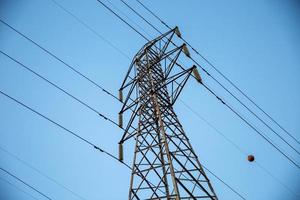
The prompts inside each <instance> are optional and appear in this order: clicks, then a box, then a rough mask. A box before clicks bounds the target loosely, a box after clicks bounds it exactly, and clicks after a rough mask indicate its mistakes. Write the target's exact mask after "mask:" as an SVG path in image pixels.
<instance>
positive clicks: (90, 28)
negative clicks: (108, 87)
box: [51, 0, 269, 173]
mask: <svg viewBox="0 0 300 200" xmlns="http://www.w3.org/2000/svg"><path fill="white" fill-rule="evenodd" d="M51 1H53V2H54V3H55V4H57V5H58V6H59V7H60V8H61V9H63V10H64V11H65V12H67V13H68V14H70V15H71V16H73V17H74V18H75V19H76V20H77V21H78V22H79V23H81V24H83V25H84V26H85V27H86V28H88V29H89V30H91V31H92V32H93V33H94V34H96V35H100V34H99V33H98V32H96V31H95V30H94V29H93V28H92V27H90V26H88V25H87V24H86V23H84V22H83V21H82V20H80V19H79V18H78V17H77V16H75V15H74V14H73V13H71V12H70V11H68V10H67V9H66V8H65V7H63V6H62V5H60V4H58V3H57V2H56V1H54V0H51ZM121 1H122V2H123V3H124V4H125V5H127V7H129V8H130V9H131V10H132V11H133V12H135V13H136V14H137V15H138V16H140V17H141V18H143V16H141V15H140V14H139V13H138V12H136V11H135V10H134V9H133V8H132V7H131V6H129V5H128V4H127V3H126V2H124V1H123V0H121ZM143 20H144V21H146V22H147V23H148V24H149V25H150V26H151V27H152V28H154V29H156V27H155V26H153V25H152V24H151V23H150V22H149V21H147V20H146V19H145V18H143ZM156 31H158V32H159V33H161V32H160V31H159V30H158V29H156ZM100 39H102V40H105V41H107V42H109V41H108V40H106V39H105V38H104V37H103V36H101V37H100ZM109 44H111V43H110V42H109ZM114 48H115V49H116V50H117V51H118V52H121V54H124V55H126V53H125V52H123V51H121V50H120V49H118V47H116V46H114ZM126 57H127V58H128V59H130V58H129V56H127V55H126ZM117 100H118V99H117ZM180 101H181V102H182V103H183V104H184V105H185V106H186V107H187V108H188V109H189V110H190V111H191V112H193V113H194V114H196V115H198V116H197V117H198V118H200V119H202V120H204V121H205V122H206V123H207V124H208V125H209V126H210V127H212V128H213V129H214V130H215V131H216V132H218V133H219V134H221V135H222V136H223V137H224V138H225V139H226V140H227V141H228V142H229V143H231V144H232V145H233V146H235V147H236V148H237V149H238V150H239V151H240V152H241V153H243V154H244V155H247V154H246V153H245V152H244V151H243V150H241V148H240V147H239V146H238V145H237V144H235V143H234V142H233V141H232V140H230V139H229V138H228V137H226V136H225V134H223V133H221V132H220V131H219V130H217V129H216V128H215V127H214V126H213V125H212V124H211V123H209V122H208V121H207V120H205V119H204V118H203V117H199V114H198V113H197V112H196V111H195V110H194V109H192V108H191V107H189V106H188V105H187V104H186V103H185V102H184V101H182V100H180ZM268 173H269V172H268Z"/></svg>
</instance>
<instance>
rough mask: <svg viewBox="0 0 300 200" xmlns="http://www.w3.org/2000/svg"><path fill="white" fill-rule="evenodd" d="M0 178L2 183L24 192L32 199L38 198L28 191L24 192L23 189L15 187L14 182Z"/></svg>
mask: <svg viewBox="0 0 300 200" xmlns="http://www.w3.org/2000/svg"><path fill="white" fill-rule="evenodd" d="M0 180H1V181H3V182H4V183H6V184H7V185H9V186H11V187H13V188H14V189H16V190H19V191H20V192H22V193H24V194H26V195H27V196H29V197H31V198H32V199H35V200H38V199H37V198H36V197H34V196H33V195H31V194H30V193H29V192H26V191H25V190H22V189H21V188H19V187H17V186H16V185H15V184H12V183H11V182H9V181H7V180H5V179H4V178H2V177H0Z"/></svg>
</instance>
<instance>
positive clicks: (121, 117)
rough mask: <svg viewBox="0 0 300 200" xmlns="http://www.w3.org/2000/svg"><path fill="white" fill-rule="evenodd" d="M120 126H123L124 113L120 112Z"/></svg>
mask: <svg viewBox="0 0 300 200" xmlns="http://www.w3.org/2000/svg"><path fill="white" fill-rule="evenodd" d="M119 127H120V128H123V113H119Z"/></svg>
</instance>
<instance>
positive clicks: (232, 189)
mask: <svg viewBox="0 0 300 200" xmlns="http://www.w3.org/2000/svg"><path fill="white" fill-rule="evenodd" d="M202 167H203V168H204V169H206V170H207V171H208V172H209V173H210V174H211V175H213V176H214V177H215V178H217V179H218V180H219V181H220V182H222V183H223V184H224V185H226V186H227V187H228V188H230V190H231V191H233V192H234V193H235V194H236V195H238V196H239V197H240V198H241V199H245V197H243V196H242V195H241V194H240V193H239V192H238V191H236V190H235V189H234V188H232V187H231V186H230V185H228V184H227V183H226V182H224V181H223V180H222V179H220V178H219V177H218V176H216V175H215V173H213V172H212V171H211V170H209V169H207V167H205V166H204V165H202Z"/></svg>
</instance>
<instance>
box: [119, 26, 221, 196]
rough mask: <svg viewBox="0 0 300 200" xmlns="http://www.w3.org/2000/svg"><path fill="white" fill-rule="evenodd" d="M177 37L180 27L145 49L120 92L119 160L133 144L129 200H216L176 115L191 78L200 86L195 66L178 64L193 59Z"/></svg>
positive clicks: (160, 37)
mask: <svg viewBox="0 0 300 200" xmlns="http://www.w3.org/2000/svg"><path fill="white" fill-rule="evenodd" d="M175 35H177V36H178V37H181V35H180V32H179V29H178V28H177V27H176V28H174V29H172V30H170V31H168V32H167V33H165V34H162V35H161V36H159V37H157V38H156V39H154V40H152V41H150V42H148V43H147V44H145V45H144V46H143V47H142V49H141V50H140V51H139V52H138V53H137V54H136V55H135V57H134V59H133V61H132V63H131V65H130V68H129V70H128V72H127V74H126V77H125V80H124V81H123V84H122V86H121V88H120V91H119V98H120V101H122V102H123V106H122V109H121V111H120V113H119V126H120V127H123V124H124V122H123V115H126V116H128V120H127V125H126V127H124V129H125V132H124V135H123V137H122V139H121V140H120V142H119V159H120V160H121V161H123V143H124V142H125V141H126V140H128V139H130V138H134V139H135V150H134V159H133V166H132V174H131V180H130V190H129V200H132V199H141V200H142V199H143V200H144V199H168V200H169V199H174V200H179V199H214V200H217V199H218V198H217V196H216V194H215V192H214V190H213V188H212V186H211V184H210V181H209V179H208V178H207V176H206V174H205V172H204V170H203V168H202V166H201V164H200V162H199V160H198V157H197V155H196V154H195V152H194V150H193V148H192V146H191V144H190V142H189V139H188V138H187V136H186V134H185V132H184V130H183V128H182V125H181V124H180V122H179V120H178V117H177V115H176V114H175V112H174V110H173V105H174V103H175V102H176V100H177V98H178V96H179V94H180V93H181V91H182V89H183V87H184V86H185V84H186V82H187V80H188V78H189V77H190V76H191V74H192V73H193V75H194V77H195V78H196V80H197V81H199V82H201V81H202V80H201V78H200V75H199V73H198V71H197V69H196V67H195V66H193V67H191V68H188V69H184V68H183V67H182V66H181V65H179V64H178V63H177V60H178V58H179V57H180V56H181V55H182V54H183V55H184V54H185V56H187V57H189V56H190V54H189V51H188V49H187V47H186V45H185V44H183V45H181V46H176V45H174V42H173V41H172V40H173V39H174V38H175ZM124 94H125V95H126V96H125V95H124ZM123 95H124V97H125V98H124V99H123Z"/></svg>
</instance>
